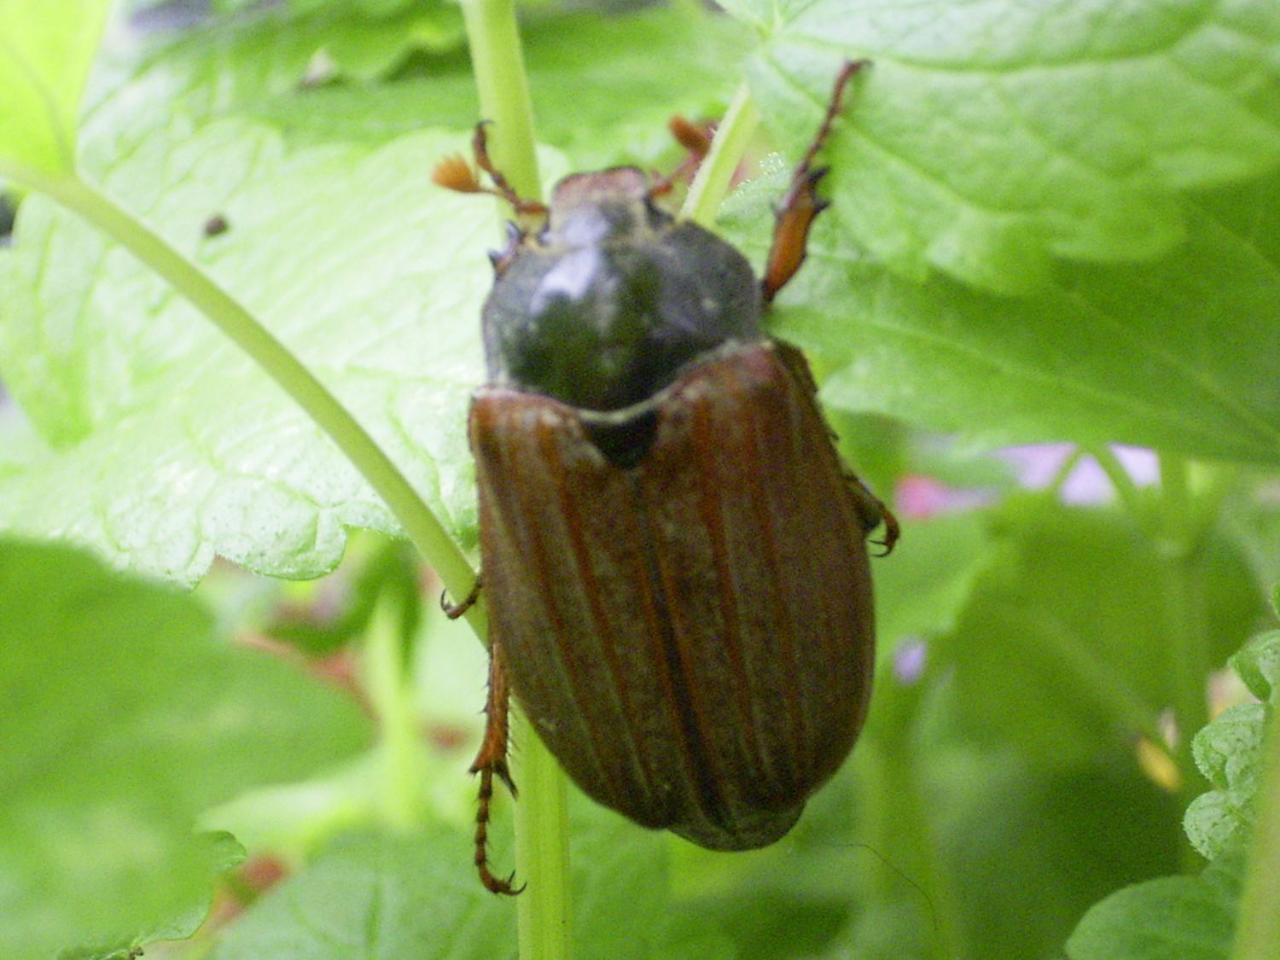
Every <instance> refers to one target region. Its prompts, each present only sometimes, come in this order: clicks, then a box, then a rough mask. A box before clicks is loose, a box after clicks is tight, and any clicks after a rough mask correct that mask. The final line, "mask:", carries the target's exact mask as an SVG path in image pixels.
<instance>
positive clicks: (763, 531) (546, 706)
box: [435, 63, 897, 893]
mask: <svg viewBox="0 0 1280 960" xmlns="http://www.w3.org/2000/svg"><path fill="white" fill-rule="evenodd" d="M861 66H862V64H861V63H848V64H846V65H845V67H844V69H843V70H842V71H841V73H840V75H839V77H838V79H837V82H836V85H835V90H834V92H833V94H832V98H831V102H830V106H829V108H828V110H827V114H826V117H825V118H824V120H823V123H822V126H821V128H820V129H819V131H818V134H817V136H816V137H815V139H814V142H813V144H812V145H811V146H810V148H809V150H808V151H807V152H806V154H805V156H804V158H803V159H802V161H801V162H800V164H799V166H798V167H797V169H796V171H795V174H794V176H793V178H792V182H791V186H790V189H789V190H788V192H787V194H786V196H785V197H784V199H783V202H782V204H781V205H780V207H779V209H778V212H777V223H776V227H775V232H774V241H773V246H772V249H771V251H770V254H769V260H768V264H767V266H766V270H765V274H764V278H763V280H760V281H757V280H756V279H755V277H754V275H753V273H752V271H751V267H750V265H749V264H748V263H747V261H746V259H745V258H744V257H743V256H742V254H740V253H739V252H738V251H737V250H736V249H734V248H733V247H732V246H730V245H729V244H727V243H725V242H724V241H723V240H721V239H719V238H718V237H716V236H715V235H714V234H712V233H710V232H708V231H706V230H704V229H702V228H701V227H698V226H697V225H695V224H692V223H688V222H679V221H676V220H674V219H673V218H672V217H671V216H670V215H668V214H666V213H664V212H662V211H661V210H660V209H658V207H657V206H656V205H655V203H654V197H655V196H656V195H657V194H659V193H662V192H665V191H666V190H667V189H669V186H670V181H669V180H656V181H650V179H649V178H648V177H646V175H645V174H643V173H642V172H641V171H639V170H637V169H635V168H631V167H622V168H616V169H612V170H605V171H602V172H599V173H585V174H575V175H572V176H569V177H566V178H565V179H563V180H561V181H560V182H559V184H557V185H556V187H555V191H554V193H553V196H552V199H551V203H550V206H549V208H548V207H544V206H543V205H542V204H539V203H537V202H533V201H527V200H522V199H521V198H519V197H518V196H517V195H516V194H515V192H514V191H513V190H512V189H511V187H510V186H509V185H508V184H507V182H506V180H505V179H504V178H503V177H502V176H501V174H500V173H499V172H498V171H496V170H495V169H494V168H493V165H492V163H491V162H490V161H489V157H488V154H487V151H486V149H485V137H484V127H483V125H482V126H480V127H479V128H477V131H476V137H475V140H474V147H475V154H476V161H477V165H478V166H479V167H480V168H481V169H482V170H484V171H485V172H486V173H488V174H489V176H490V177H491V178H492V181H493V185H492V186H490V187H486V186H482V185H481V183H480V181H479V180H478V178H477V176H476V174H475V173H473V172H472V170H471V168H470V166H469V165H468V164H467V163H466V162H465V161H464V160H462V159H461V158H451V159H449V160H447V161H445V162H443V163H442V164H441V165H440V166H439V167H438V168H437V170H436V173H435V178H436V180H437V182H438V183H441V184H442V185H445V186H448V187H450V188H452V189H456V190H462V191H467V192H476V191H484V192H492V193H496V194H498V195H499V196H502V197H504V198H505V199H507V200H508V201H510V202H511V204H512V206H513V207H514V208H515V209H516V210H517V212H519V213H521V214H524V215H526V216H545V225H544V226H543V227H542V228H541V229H540V230H537V231H536V232H533V231H525V230H521V229H520V228H517V227H515V226H512V228H511V232H510V242H509V244H508V246H507V248H506V250H504V251H503V252H501V253H498V254H495V255H493V261H494V267H495V271H496V274H497V277H496V280H495V283H494V288H493V291H492V292H491V294H490V295H489V298H488V300H487V302H486V304H485V307H484V315H483V327H484V342H485V352H486V358H487V362H488V367H489V379H490V383H489V384H488V385H487V386H485V387H483V388H481V389H480V390H479V391H477V393H476V394H475V397H474V399H473V401H472V406H471V417H470V438H471V448H472V451H473V453H474V455H475V458H476V480H477V486H478V488H479V498H480V546H481V555H482V560H483V569H484V582H485V589H486V591H487V595H488V598H489V609H490V616H491V624H492V628H491V632H490V653H491V662H490V677H489V700H488V704H487V707H486V710H487V713H488V725H487V729H486V733H485V738H484V743H483V746H482V748H481V750H480V753H479V755H478V756H477V757H476V761H475V764H474V765H473V767H472V769H473V771H474V772H478V773H479V774H480V775H481V787H480V810H479V815H478V818H477V829H476V865H477V867H478V868H479V871H480V876H481V879H482V880H483V882H484V884H485V886H486V887H488V888H489V889H490V890H492V891H494V892H496V893H512V892H514V891H513V888H512V885H511V878H507V879H506V880H503V879H501V878H499V877H496V876H494V875H493V874H492V873H491V872H490V871H489V868H488V864H487V859H486V854H485V842H486V836H487V820H488V806H489V800H490V798H491V796H492V789H493V778H494V777H495V776H497V777H498V778H500V779H502V780H503V781H504V782H506V783H507V785H508V786H509V787H512V790H513V792H514V787H513V786H512V784H511V778H510V776H509V774H508V772H507V763H506V753H507V707H508V697H509V694H510V693H511V692H514V694H515V695H516V697H518V698H519V700H520V703H521V706H522V707H523V708H524V710H525V712H526V713H527V715H528V717H529V720H530V722H531V723H532V724H533V726H534V728H535V729H536V730H537V732H538V735H539V736H540V737H541V738H542V739H543V740H544V742H545V743H546V745H547V746H548V748H549V749H550V750H551V752H552V753H553V754H555V756H556V757H557V758H558V759H559V761H560V763H561V765H562V766H563V767H564V769H565V770H566V771H567V772H568V774H569V775H570V776H571V777H572V778H573V779H574V781H575V782H576V783H577V784H578V785H579V786H580V787H582V789H583V790H584V791H586V793H587V794H589V795H590V796H591V797H593V798H594V799H596V800H597V801H599V802H600V803H603V804H605V805H606V806H609V807H611V808H613V809H614V810H617V811H619V812H621V813H623V814H625V815H626V816H627V817H630V818H631V819H632V820H634V821H636V822H637V823H639V824H642V825H644V826H646V827H665V828H667V829H670V830H673V831H674V832H676V833H677V834H679V835H681V836H683V837H685V838H687V839H689V840H691V841H693V842H694V843H697V844H700V845H701V846H704V847H709V848H712V849H717V850H743V849H749V848H753V847H760V846H764V845H766V844H769V843H772V842H773V841H775V840H777V839H778V838H779V837H781V836H782V835H783V834H785V833H786V832H787V831H788V830H789V829H790V828H791V826H792V825H793V824H794V823H795V821H796V819H797V818H798V817H799V816H800V812H801V811H802V810H803V808H804V804H805V800H806V799H807V798H808V797H809V795H810V794H811V793H813V791H814V790H816V789H817V788H818V787H819V786H820V785H821V784H822V783H823V782H824V781H825V780H826V779H827V778H828V777H830V776H831V774H832V773H834V772H835V770H836V768H837V767H839V766H840V764H841V762H842V761H843V760H844V758H845V757H846V756H847V755H848V753H849V750H850V749H851V748H852V746H853V742H854V739H855V738H856V737H857V735H858V731H859V729H860V728H861V726H862V722H863V718H864V716H865V714H866V710H867V702H868V697H869V694H870V690H871V677H872V672H873V662H874V637H873V614H872V595H871V578H870V570H869V565H868V562H867V551H866V546H865V538H866V536H867V534H868V532H869V531H871V530H872V529H874V528H875V527H876V526H877V525H878V524H880V523H881V522H883V523H884V524H885V539H884V541H883V546H884V547H885V551H886V552H888V550H889V549H892V546H893V543H894V541H895V540H896V538H897V523H896V521H895V520H894V518H893V516H892V514H890V513H889V512H888V510H887V509H885V507H884V505H883V504H881V503H880V501H879V500H877V499H876V498H875V497H874V496H872V495H871V494H870V493H869V492H868V491H867V490H866V488H865V487H864V486H863V485H862V484H861V482H859V481H858V480H857V478H856V477H854V476H853V475H852V474H850V473H849V472H848V471H847V470H846V469H845V468H844V466H843V465H842V463H841V461H840V459H839V457H838V455H837V453H836V450H835V448H834V446H833V444H832V439H831V434H830V432H829V430H828V428H827V426H826V424H825V422H824V421H823V418H822V415H821V413H820V411H819V409H818V406H817V401H816V396H815V393H816V389H815V385H814V381H813V378H812V376H811V375H810V373H809V368H808V365H807V363H806V362H805V360H804V357H803V356H802V355H801V354H800V353H799V352H798V351H797V350H795V349H794V348H792V347H789V346H787V345H786V344H783V343H781V342H778V341H775V340H772V339H770V338H769V337H768V336H767V335H765V334H764V333H763V332H762V331H761V329H760V320H761V316H762V314H763V312H764V310H765V309H766V308H767V306H768V304H769V303H770V302H771V301H772V300H773V298H774V296H775V295H776V294H777V292H778V290H780V289H781V288H782V286H783V285H784V284H786V282H787V281H788V280H789V279H790V278H791V276H792V275H794V273H795V272H796V270H797V269H799V267H800V264H801V262H802V261H803V260H804V255H805V243H806V239H807V237H808V232H809V227H810V224H811V223H812V221H813V218H814V217H815V216H816V215H817V214H818V213H820V212H821V210H822V209H823V206H824V204H823V202H822V201H821V200H819V199H818V197H817V193H816V187H817V184H818V182H819V180H820V179H821V177H822V175H823V173H824V172H825V171H824V170H822V169H815V168H814V167H813V160H814V157H815V155H816V154H817V152H818V150H819V148H820V147H821V145H822V143H823V141H824V140H825V139H826V136H827V134H828V132H829V130H830V127H831V124H832V123H833V122H834V119H835V117H836V116H837V114H838V112H839V109H840V101H841V95H842V92H843V90H844V88H845V85H846V83H847V82H848V80H849V79H850V78H851V77H852V76H853V75H854V74H855V73H856V72H857V71H858V69H859V68H860V67H861ZM478 587H479V583H477V588H478ZM474 595H475V591H473V594H472V597H470V598H468V600H466V601H464V602H463V604H460V605H459V606H458V607H456V608H453V610H452V612H453V613H454V614H456V613H458V612H460V610H461V609H464V608H465V606H466V604H467V603H468V602H469V601H470V600H471V599H473V598H474Z"/></svg>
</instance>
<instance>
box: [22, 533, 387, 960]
mask: <svg viewBox="0 0 1280 960" xmlns="http://www.w3.org/2000/svg"><path fill="white" fill-rule="evenodd" d="M0 698H2V699H3V702H4V703H5V704H6V707H5V713H4V717H3V720H2V721H0V729H2V730H3V739H4V744H5V749H4V751H3V752H0V825H3V826H2V828H0V953H2V954H3V955H4V956H6V957H13V958H16V960H26V958H28V957H31V958H33V960H34V958H36V957H39V958H41V960H44V958H47V956H48V955H49V954H50V953H52V952H53V951H55V950H57V949H58V948H60V947H75V946H79V945H85V946H88V945H90V944H92V945H93V946H94V948H95V949H98V950H105V949H113V948H119V947H121V946H122V945H123V946H132V945H137V944H139V943H142V942H146V941H148V940H152V939H156V938H161V937H163V938H166V939H171V938H175V937H182V936H187V935H189V934H190V933H191V932H192V930H194V929H195V927H196V926H197V925H198V924H199V922H200V921H201V919H202V918H203V915H204V913H205V911H206V910H207V908H208V902H209V896H210V879H211V877H212V876H213V875H214V874H215V873H217V872H220V871H221V870H222V869H224V868H225V866H226V864H227V862H228V859H229V858H234V857H235V856H236V847H235V845H234V844H233V843H231V844H230V846H229V841H228V840H227V838H226V837H225V836H224V837H223V838H221V839H218V838H216V837H209V836H205V837H197V836H194V835H193V832H192V831H193V827H194V825H195V822H196V818H197V816H198V815H199V813H200V812H201V811H202V810H204V809H205V808H206V807H207V806H209V805H210V804H213V803H217V802H220V801H222V800H225V799H227V798H229V797H231V796H232V795H234V794H236V793H237V792H239V791H240V790H242V789H245V788H247V787H249V786H252V785H254V784H262V783H268V782H272V781H276V780H280V779H289V778H295V777H299V776H302V775H304V774H307V773H310V772H312V771H314V770H315V769H317V768H318V767H320V766H322V765H326V764H329V763H332V762H334V761H335V760H337V759H339V758H341V757H343V756H346V755H349V754H351V753H352V752H354V751H355V750H356V749H358V748H359V747H360V746H361V745H362V744H363V743H364V742H365V741H366V739H367V721H366V720H365V719H364V718H363V716H362V715H361V713H360V711H359V710H358V709H357V707H356V706H355V704H354V703H352V702H349V701H347V700H345V699H343V698H341V697H340V696H339V695H338V694H336V692H334V691H331V690H328V689H325V688H323V687H320V686H319V685H317V684H316V683H315V682H314V681H311V680H308V679H306V678H305V677H303V676H302V675H300V674H298V673H297V672H296V671H294V670H293V669H291V668H289V667H287V666H286V665H285V664H283V663H282V662H279V661H276V660H273V659H270V658H268V657H267V656H266V655H264V654H261V653H253V652H249V651H248V650H239V649H235V648H232V647H230V646H228V645H227V644H226V643H225V642H223V641H222V640H220V639H217V638H215V637H214V636H213V633H212V620H211V618H210V616H209V615H208V614H207V613H206V612H205V611H204V609H203V608H202V607H201V606H200V605H198V604H197V603H195V602H194V601H193V600H192V599H190V598H189V597H185V596H181V595H178V594H175V593H174V592H172V591H171V590H168V589H162V588H159V587H157V586H154V585H151V584H147V583H144V582H141V581H137V580H132V579H125V578H123V577H121V576H119V575H117V574H112V573H109V572H107V571H106V570H104V569H103V568H102V567H101V566H100V565H99V564H98V563H96V562H95V561H92V560H90V559H89V558H87V557H85V556H83V555H81V554H78V553H75V552H72V551H70V550H68V549H66V548H52V547H37V546H31V545H26V544H22V543H18V542H14V541H0Z"/></svg>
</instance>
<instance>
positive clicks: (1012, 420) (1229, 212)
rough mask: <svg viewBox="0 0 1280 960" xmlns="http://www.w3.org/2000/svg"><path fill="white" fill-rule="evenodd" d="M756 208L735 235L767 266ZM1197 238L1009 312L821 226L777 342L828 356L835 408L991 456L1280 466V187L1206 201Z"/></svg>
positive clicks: (1013, 304) (1074, 270)
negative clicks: (943, 434) (1146, 451)
mask: <svg viewBox="0 0 1280 960" xmlns="http://www.w3.org/2000/svg"><path fill="white" fill-rule="evenodd" d="M761 192H763V191H761ZM758 202H759V201H758V200H757V199H756V197H755V195H754V194H753V195H752V196H750V197H748V198H746V199H745V200H744V201H743V202H740V203H739V204H738V205H737V207H736V209H737V211H738V212H737V215H736V216H735V218H734V221H733V224H732V226H733V228H734V234H735V236H738V237H743V236H744V234H747V236H746V241H747V244H748V245H749V246H750V248H751V249H752V250H753V252H757V254H758V255H759V256H763V253H762V240H763V239H764V238H763V237H762V236H761V233H762V232H763V229H764V228H765V227H766V226H767V222H768V219H769V218H768V216H767V214H764V213H763V211H761V210H760V208H759V207H758V206H757V204H758ZM842 202H843V201H841V200H837V204H840V203H842ZM1190 223H1191V230H1190V233H1189V236H1188V240H1187V242H1186V243H1185V244H1184V245H1183V246H1182V247H1181V248H1180V249H1179V250H1178V251H1177V252H1176V253H1174V254H1172V255H1171V256H1169V257H1167V258H1166V259H1164V260H1162V261H1159V262H1157V263H1154V264H1151V265H1147V266H1129V267H1096V266H1077V267H1070V268H1063V269H1062V270H1060V271H1059V273H1058V277H1057V280H1056V281H1055V282H1054V284H1052V285H1051V286H1050V287H1049V288H1047V289H1046V290H1045V291H1043V292H1041V293H1039V294H1037V295H1036V296H1034V297H1026V298H1021V299H1006V298H1000V297H995V296H990V295H983V294H980V293H976V292H974V291H972V290H968V289H965V288H964V287H962V286H960V285H959V284H957V283H955V282H953V281H950V280H945V279H934V280H931V281H929V282H928V283H925V284H923V285H917V284H914V283H910V282H907V281H904V280H902V279H900V278H898V277H895V276H893V275H892V274H890V273H888V272H886V271H885V270H884V269H883V268H882V267H880V266H878V265H876V264H875V263H873V262H870V261H868V260H867V259H866V257H865V256H864V255H863V254H862V253H860V252H859V251H858V250H857V249H856V248H855V247H853V246H852V245H850V244H849V243H848V241H847V239H846V238H842V237H841V236H840V233H839V231H838V229H837V228H836V227H835V225H834V224H824V223H823V222H822V221H819V223H818V226H817V228H815V231H814V232H815V240H814V243H813V245H812V249H811V252H810V258H809V262H808V263H807V264H806V268H805V270H803V271H801V273H800V274H799V275H798V277H797V278H796V280H795V281H794V283H793V284H792V286H789V287H788V288H787V290H786V291H785V292H784V294H783V295H782V297H781V299H780V303H779V309H778V310H777V311H776V313H775V315H774V318H773V319H774V331H775V332H776V333H778V334H779V335H781V336H783V337H784V338H786V339H788V340H791V341H793V342H796V343H798V344H800V345H801V346H805V347H808V348H810V349H812V350H814V351H816V352H817V353H818V354H819V355H821V356H822V358H823V359H824V361H825V363H826V366H827V368H828V369H830V370H831V373H830V375H829V377H828V378H827V380H826V382H825V384H824V386H823V393H822V396H823V399H824V400H825V401H826V402H828V403H829V404H832V405H834V406H836V407H839V408H844V409H849V410H858V411H865V412H879V413H884V414H888V415H890V416H896V417H900V418H903V419H905V420H907V421H909V422H912V423H915V424H918V425H920V426H924V427H928V428H932V429H939V430H962V431H965V432H966V433H967V434H969V435H970V436H976V437H977V438H979V439H980V440H982V441H984V442H987V443H992V444H995V443H1002V442H1003V443H1008V442H1032V441H1042V440H1072V441H1076V442H1081V443H1086V444H1096V443H1107V442H1125V443H1133V444H1139V445H1147V446H1153V447H1157V448H1160V449H1164V450H1169V451H1174V452H1182V453H1185V454H1188V455H1190V456H1195V457H1205V458H1227V459H1236V460H1250V461H1256V462H1265V463H1272V464H1274V463H1277V462H1280V426H1278V424H1280V379H1277V378H1276V377H1275V376H1274V369H1273V364H1272V362H1271V358H1273V357H1275V356H1278V355H1280V325H1278V324H1276V323H1275V304H1276V303H1277V302H1280V177H1276V176H1272V177H1270V178H1267V179H1265V180H1262V181H1257V182H1255V183H1252V184H1249V185H1247V186H1244V187H1237V188H1232V189H1230V190H1224V191H1219V192H1217V193H1215V194H1212V195H1206V196H1203V197H1201V198H1200V199H1199V200H1198V201H1197V202H1196V204H1195V205H1194V207H1192V208H1191V209H1190Z"/></svg>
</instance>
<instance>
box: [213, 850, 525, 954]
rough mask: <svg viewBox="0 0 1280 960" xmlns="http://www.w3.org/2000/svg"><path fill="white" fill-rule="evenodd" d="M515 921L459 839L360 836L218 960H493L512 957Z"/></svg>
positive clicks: (226, 942) (277, 891) (250, 925)
mask: <svg viewBox="0 0 1280 960" xmlns="http://www.w3.org/2000/svg"><path fill="white" fill-rule="evenodd" d="M514 919H515V914H514V911H513V910H512V909H511V905H510V903H508V902H506V901H503V900H500V899H499V898H497V897H495V896H493V895H492V894H490V893H488V892H487V891H486V890H485V889H484V888H483V887H482V886H481V885H480V882H479V881H478V880H477V879H476V877H475V874H474V872H473V871H472V869H471V865H470V857H469V856H468V849H467V844H466V839H465V835H464V834H463V833H462V832H461V831H458V832H456V833H455V832H445V831H442V830H440V829H436V830H433V831H431V832H429V833H427V834H425V835H416V836H412V837H409V836H386V837H379V836H355V837H348V838H344V839H343V840H340V841H338V842H336V843H334V844H333V845H332V847H331V848H330V849H329V850H328V851H327V852H326V853H325V854H324V855H322V856H321V857H320V858H318V859H317V860H316V861H315V862H314V863H313V864H311V865H310V866H309V867H308V868H307V869H306V870H304V871H303V872H301V873H299V874H298V875H296V876H294V877H291V878H289V879H288V880H286V881H285V882H284V883H282V884H280V885H279V886H277V887H275V888H274V889H273V890H272V891H271V892H270V893H268V894H267V895H266V896H265V897H263V898H262V899H261V900H260V901H258V903H256V904H255V905H254V906H253V907H252V908H251V909H250V910H249V911H248V912H247V913H246V914H245V915H244V916H243V917H241V918H240V919H239V920H238V921H237V922H236V923H235V924H234V925H233V926H232V927H231V928H230V930H229V932H228V933H227V935H226V936H225V937H224V938H223V940H222V942H221V943H220V944H219V945H218V947H217V949H215V950H214V952H213V955H212V960H261V958H263V957H274V958H279V960H293V958H304V957H305V958H307V960H330V958H332V960H348V958H350V957H353V956H360V957H367V958H369V960H401V958H403V960H432V958H437V957H438V958H449V960H466V958H476V960H491V958H493V957H503V956H507V955H509V954H510V953H511V949H512V947H513V945H514V942H515V933H514V929H513V925H514Z"/></svg>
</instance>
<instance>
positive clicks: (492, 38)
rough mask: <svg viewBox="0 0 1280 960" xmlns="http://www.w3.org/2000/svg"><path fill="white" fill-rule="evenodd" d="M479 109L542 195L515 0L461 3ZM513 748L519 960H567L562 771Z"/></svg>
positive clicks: (531, 737) (530, 739)
mask: <svg viewBox="0 0 1280 960" xmlns="http://www.w3.org/2000/svg"><path fill="white" fill-rule="evenodd" d="M462 13H463V17H464V20H465V22H466V27H467V43H468V46H469V48H470V50H471V64H472V69H473V71H474V73H475V80H476V89H477V91H478V92H479V96H480V112H481V115H482V116H483V117H484V119H487V120H492V121H493V122H494V123H493V127H492V128H491V129H490V130H489V143H490V156H491V157H492V158H493V161H494V165H495V166H496V167H497V168H498V169H499V170H500V171H502V174H503V176H505V177H506V178H507V180H508V182H510V183H511V185H512V186H513V187H514V188H515V190H516V192H517V193H519V194H520V196H522V197H524V198H526V199H529V200H536V199H540V197H541V194H542V187H541V178H540V177H539V175H538V158H537V153H536V151H535V147H534V136H533V107H532V105H531V102H530V98H529V84H528V81H527V79H526V78H525V70H524V55H523V53H522V51H521V46H520V32H519V29H518V27H517V24H516V12H515V4H514V2H513V0H463V4H462ZM513 727H514V732H515V736H516V739H515V743H516V744H517V752H516V754H515V758H514V759H515V761H516V783H517V784H518V786H519V787H520V800H519V802H518V803H517V804H516V816H515V823H516V864H517V867H518V873H519V876H517V878H516V879H517V881H519V882H523V883H525V884H526V889H525V892H524V893H523V894H521V896H520V898H519V901H518V904H517V910H516V917H517V928H518V934H517V935H518V940H519V947H520V957H521V958H522V960H568V958H569V957H570V955H571V951H570V942H571V931H570V912H569V907H570V894H569V845H568V839H567V838H568V814H567V810H566V803H565V801H566V793H567V792H566V789H565V779H564V773H563V771H561V769H560V767H559V764H557V763H556V761H555V758H553V757H552V756H551V754H550V753H549V752H548V751H547V748H546V747H545V746H544V745H543V743H542V741H541V740H539V739H538V737H537V735H536V734H535V733H534V732H533V728H532V727H530V726H529V724H528V723H526V722H524V719H523V717H521V716H520V714H519V711H518V710H514V711H513Z"/></svg>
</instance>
